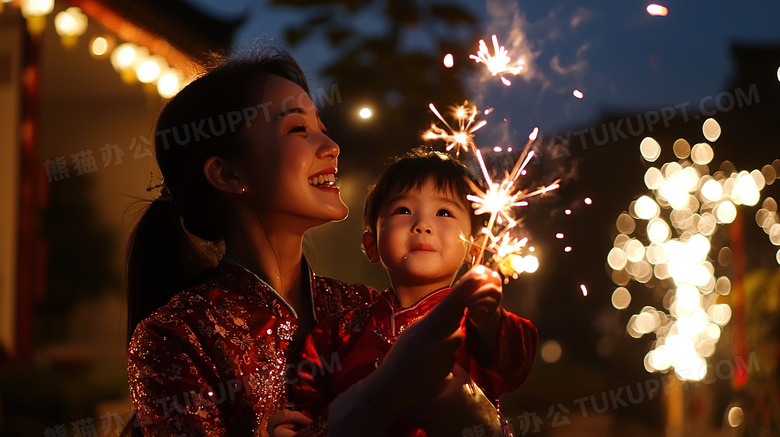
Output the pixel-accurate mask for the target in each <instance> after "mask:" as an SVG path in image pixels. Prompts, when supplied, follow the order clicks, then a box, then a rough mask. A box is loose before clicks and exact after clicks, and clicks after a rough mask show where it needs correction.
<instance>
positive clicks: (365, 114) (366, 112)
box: [358, 108, 374, 120]
mask: <svg viewBox="0 0 780 437" xmlns="http://www.w3.org/2000/svg"><path fill="white" fill-rule="evenodd" d="M358 115H359V116H360V118H362V119H364V120H366V119H369V118H371V116H372V115H374V113H373V111H371V108H360V111H359V112H358Z"/></svg>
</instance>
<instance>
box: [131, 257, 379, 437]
mask: <svg viewBox="0 0 780 437" xmlns="http://www.w3.org/2000/svg"><path fill="white" fill-rule="evenodd" d="M303 264H304V266H303V269H305V270H304V272H303V274H306V273H308V276H309V280H310V286H311V290H312V293H311V296H312V299H311V307H312V309H313V312H314V315H315V319H316V320H320V319H323V318H325V317H326V316H327V315H330V314H334V313H337V312H339V311H343V310H345V309H350V308H354V307H356V306H358V305H361V304H365V303H366V302H369V301H371V300H373V299H374V298H375V297H376V292H375V291H373V290H372V289H370V288H368V287H366V286H364V285H361V284H346V283H343V282H340V281H337V280H335V279H331V278H326V277H322V276H318V275H315V274H313V273H311V271H310V270H309V269H308V265H307V264H306V263H305V260H304V263H303ZM303 337H304V335H303V333H301V332H300V330H299V328H298V319H297V315H296V314H295V311H294V310H293V309H292V308H291V307H290V306H289V305H288V304H287V303H286V302H285V301H284V300H283V299H282V298H281V297H280V296H279V295H278V294H277V293H276V292H275V291H274V290H273V289H272V288H271V287H270V286H269V285H268V284H267V283H265V282H264V281H262V280H261V279H260V278H258V277H257V276H256V275H254V274H253V273H251V272H250V271H248V270H246V269H244V268H243V267H241V266H240V265H238V264H236V263H234V262H231V261H229V260H227V259H223V260H222V262H220V264H219V265H218V267H217V269H216V271H215V273H214V275H212V276H211V279H210V280H208V281H206V282H204V283H203V284H201V285H199V286H197V287H194V288H191V289H188V290H185V291H183V292H181V293H179V294H177V295H176V296H175V297H174V298H173V299H171V301H170V302H169V303H168V304H166V305H165V306H163V307H161V308H160V309H158V310H157V311H155V312H154V313H153V314H152V315H151V316H149V317H148V318H146V319H144V320H143V321H142V322H141V323H139V325H138V327H137V328H136V330H135V332H134V333H133V337H132V340H131V342H130V346H129V349H128V366H127V371H128V381H129V384H130V393H131V397H132V400H133V405H134V407H135V411H136V414H137V417H138V421H139V423H140V425H141V427H142V429H143V431H144V434H145V435H166V436H174V435H180V436H199V435H208V436H225V435H231V436H234V435H237V436H252V435H254V436H266V435H267V432H266V426H267V422H268V418H269V417H270V416H271V415H272V414H273V413H275V412H277V411H279V410H281V409H283V408H284V407H285V402H286V389H285V387H286V382H287V378H286V375H287V372H288V371H289V370H290V369H292V368H294V365H295V364H294V363H295V359H296V357H297V356H298V352H299V350H300V346H301V342H302V340H303Z"/></svg>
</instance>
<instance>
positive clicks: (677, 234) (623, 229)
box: [607, 119, 780, 381]
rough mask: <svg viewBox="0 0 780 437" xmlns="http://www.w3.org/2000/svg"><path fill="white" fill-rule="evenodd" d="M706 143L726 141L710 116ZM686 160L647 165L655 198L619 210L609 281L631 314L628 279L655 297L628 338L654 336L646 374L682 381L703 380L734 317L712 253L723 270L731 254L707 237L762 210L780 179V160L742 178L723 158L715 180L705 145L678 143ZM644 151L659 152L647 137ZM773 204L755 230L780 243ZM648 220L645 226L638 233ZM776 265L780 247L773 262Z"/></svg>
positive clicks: (652, 156) (633, 321) (649, 156)
mask: <svg viewBox="0 0 780 437" xmlns="http://www.w3.org/2000/svg"><path fill="white" fill-rule="evenodd" d="M702 132H703V134H704V135H705V137H706V138H707V140H708V141H716V140H717V139H718V138H719V137H720V135H721V128H720V125H718V123H717V122H716V121H715V120H714V119H708V120H707V121H706V122H705V123H704V124H703V126H702ZM673 149H674V154H675V156H676V157H677V158H678V159H679V160H680V161H678V162H676V161H672V162H667V163H664V164H663V165H661V166H660V167H659V168H656V167H651V168H648V169H647V171H646V172H645V174H644V182H645V185H646V186H647V188H648V189H649V190H651V193H649V194H646V195H642V196H640V197H639V198H638V199H636V200H635V201H633V202H631V203H630V204H629V207H628V210H627V211H623V212H621V213H620V214H619V215H618V217H617V220H616V222H615V225H616V228H617V230H618V232H619V234H618V235H617V236H616V237H615V240H614V244H613V247H612V249H611V250H610V251H609V253H608V255H607V264H608V265H609V267H610V268H611V269H612V273H611V277H612V281H613V282H614V283H615V284H616V285H617V286H618V287H617V288H616V289H615V291H614V292H613V293H612V306H613V307H615V308H617V309H626V308H628V307H629V304H630V303H631V300H632V295H631V293H630V292H629V291H628V288H627V287H628V285H629V283H630V282H631V281H635V282H637V283H640V284H646V287H647V288H648V289H650V290H653V292H654V293H655V294H656V295H657V296H659V298H660V297H661V296H663V298H662V299H659V302H658V304H657V305H656V306H657V308H655V307H653V306H646V307H644V308H642V310H641V311H640V312H639V313H636V314H633V315H631V316H630V318H629V320H628V323H627V324H626V332H627V333H628V334H629V335H630V336H631V337H633V338H641V337H642V336H644V335H651V334H652V335H654V336H655V337H656V339H655V342H654V343H653V346H652V348H651V350H650V351H649V352H648V353H647V354H646V355H645V359H644V366H645V369H646V370H647V371H648V372H666V371H669V370H670V369H673V371H674V373H675V375H676V376H677V377H678V378H679V379H682V380H692V381H698V380H701V379H702V378H704V377H705V376H706V373H707V362H706V359H707V358H708V357H710V356H712V355H713V354H714V353H715V347H716V344H717V342H718V340H719V339H720V337H721V327H723V326H725V325H726V324H728V323H729V321H730V320H731V319H732V309H731V307H730V306H729V304H728V303H722V302H720V301H719V300H718V297H719V296H725V295H728V294H730V292H731V281H730V280H729V278H728V277H726V276H720V277H716V276H715V266H713V262H714V261H713V260H712V259H711V258H710V253H713V254H717V262H718V263H719V265H720V266H722V267H728V266H730V265H731V263H732V258H733V254H732V252H731V249H729V248H728V247H713V242H712V241H711V240H710V239H711V238H712V237H713V236H714V235H716V231H717V229H718V227H719V226H720V225H722V224H727V223H732V222H733V221H734V220H735V218H736V216H737V206H739V205H748V206H753V205H757V204H758V202H759V200H760V192H761V190H762V189H763V188H764V186H765V185H768V184H769V181H770V180H771V181H774V180H776V179H777V177H776V176H777V175H778V174H780V160H775V161H774V162H773V163H772V165H771V166H767V165H765V166H763V167H762V168H761V170H752V171H749V172H748V171H737V170H736V168H735V166H734V165H733V164H732V163H730V162H728V161H724V162H723V163H722V164H721V165H720V169H719V170H718V171H716V172H714V173H713V174H712V175H710V174H709V169H708V167H707V164H709V163H710V162H712V160H713V159H714V151H713V148H712V147H711V146H710V145H709V144H707V143H699V144H696V145H695V146H693V147H692V148H691V147H690V144H689V143H688V142H687V141H686V140H684V139H678V140H677V141H675V143H674V147H673ZM640 153H641V154H642V157H643V158H644V159H645V160H647V161H650V162H652V161H654V160H656V159H657V158H658V156H659V155H660V146H659V145H658V143H657V142H656V141H655V140H653V139H652V138H645V139H643V140H642V144H641V145H640ZM777 210H778V205H777V202H775V200H774V199H772V198H766V199H764V201H763V203H762V205H761V209H759V210H758V212H756V223H758V224H759V226H761V227H762V228H763V229H764V231H765V232H766V233H767V235H768V236H769V240H770V242H771V243H772V244H776V245H778V246H780V216H778V213H777ZM639 220H647V225H646V226H638V221H639ZM776 259H777V262H778V264H780V250H779V251H778V253H777V255H776Z"/></svg>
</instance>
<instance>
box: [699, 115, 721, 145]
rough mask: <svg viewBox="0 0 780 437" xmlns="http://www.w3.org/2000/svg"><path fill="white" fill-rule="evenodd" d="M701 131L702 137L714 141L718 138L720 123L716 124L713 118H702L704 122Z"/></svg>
mask: <svg viewBox="0 0 780 437" xmlns="http://www.w3.org/2000/svg"><path fill="white" fill-rule="evenodd" d="M701 132H702V133H703V134H704V138H706V139H707V141H710V142H715V141H717V140H718V138H720V133H721V129H720V124H718V122H717V121H715V119H714V118H708V119H706V120H704V124H702V126H701Z"/></svg>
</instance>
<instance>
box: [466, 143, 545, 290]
mask: <svg viewBox="0 0 780 437" xmlns="http://www.w3.org/2000/svg"><path fill="white" fill-rule="evenodd" d="M538 133H539V129H538V128H534V130H533V132H532V133H531V135H529V136H528V143H526V145H525V148H524V149H523V152H522V153H521V154H520V157H519V158H518V159H517V161H516V162H515V165H514V167H513V168H512V171H511V172H509V173H508V174H507V175H506V177H504V179H503V180H501V182H498V183H496V182H493V180H492V178H491V177H490V173H489V172H488V170H487V167H486V166H485V161H484V160H483V159H482V153H481V152H480V151H479V149H477V148H476V147H475V148H474V154H475V155H476V157H477V162H479V167H480V169H481V170H482V176H483V177H484V179H485V184H486V186H487V189H486V190H484V191H483V190H482V189H481V188H480V187H478V186H476V185H475V184H473V183H470V185H471V189H472V191H473V192H474V194H469V195H468V196H467V198H468V200H470V201H471V203H472V205H471V206H472V207H473V208H474V209H475V214H477V215H481V214H490V218H489V219H488V223H487V226H485V227H484V228H483V229H482V233H483V234H484V235H485V237H484V240H483V242H482V250H481V251H480V253H479V255H478V256H477V257H476V258H475V259H474V263H473V264H474V265H477V264H482V261H483V257H484V255H483V254H484V252H485V251H486V250H487V251H489V252H490V253H492V254H493V255H492V257H491V259H490V260H488V263H491V262H492V263H493V264H498V265H500V266H502V267H503V268H502V269H501V270H502V273H504V274H506V270H507V268H506V267H507V266H506V263H504V260H506V259H507V258H508V257H509V256H510V255H519V252H520V250H521V249H522V248H523V247H525V243H526V241H524V239H517V238H511V237H510V236H509V232H510V230H511V229H512V228H514V227H515V226H516V225H517V222H516V221H515V219H514V218H513V214H512V209H513V208H515V207H519V206H526V205H528V202H527V201H526V200H525V199H528V198H529V197H533V196H537V195H541V194H544V193H546V192H548V191H552V190H555V189H557V188H558V187H559V185H558V183H559V182H560V180H557V181H555V182H554V183H552V184H550V185H548V186H544V187H539V188H537V189H536V190H534V191H528V190H521V189H519V188H516V187H515V185H516V184H517V179H518V178H519V177H520V175H522V174H524V170H525V167H526V166H527V165H528V163H529V162H530V161H531V158H533V156H534V152H533V150H530V147H531V144H533V142H534V141H535V140H536V137H537V135H538ZM520 243H522V244H520ZM509 264H510V265H514V263H511V260H510V263H509ZM516 273H517V270H514V274H513V275H512V276H516Z"/></svg>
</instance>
